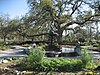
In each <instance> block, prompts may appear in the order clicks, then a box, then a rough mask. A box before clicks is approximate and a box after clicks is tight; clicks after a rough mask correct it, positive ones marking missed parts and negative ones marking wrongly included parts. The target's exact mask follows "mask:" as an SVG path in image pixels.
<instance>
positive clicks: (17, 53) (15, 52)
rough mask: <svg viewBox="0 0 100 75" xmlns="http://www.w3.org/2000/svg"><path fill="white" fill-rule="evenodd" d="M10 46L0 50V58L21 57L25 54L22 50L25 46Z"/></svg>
mask: <svg viewBox="0 0 100 75" xmlns="http://www.w3.org/2000/svg"><path fill="white" fill-rule="evenodd" d="M12 48H13V49H9V50H5V51H1V52H0V60H2V59H4V58H12V57H17V58H21V57H25V56H26V53H25V51H24V49H26V48H25V47H21V46H12Z"/></svg>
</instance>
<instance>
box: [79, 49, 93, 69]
mask: <svg viewBox="0 0 100 75" xmlns="http://www.w3.org/2000/svg"><path fill="white" fill-rule="evenodd" d="M81 60H82V63H83V67H86V66H87V65H88V64H90V63H92V56H91V55H90V54H89V53H88V51H87V49H83V52H82V54H81Z"/></svg>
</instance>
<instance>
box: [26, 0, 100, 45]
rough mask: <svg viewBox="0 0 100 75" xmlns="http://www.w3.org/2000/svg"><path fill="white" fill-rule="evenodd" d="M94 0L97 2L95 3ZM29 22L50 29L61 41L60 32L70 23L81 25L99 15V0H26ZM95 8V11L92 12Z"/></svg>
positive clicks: (59, 41) (99, 20)
mask: <svg viewBox="0 0 100 75" xmlns="http://www.w3.org/2000/svg"><path fill="white" fill-rule="evenodd" d="M95 2H97V3H96V4H95ZM28 4H29V6H30V9H31V10H30V14H32V15H33V17H31V20H30V21H31V24H32V23H33V25H34V26H36V27H37V28H40V29H43V30H46V29H47V30H46V32H47V31H48V30H52V31H54V32H56V33H57V41H58V43H59V44H60V43H61V42H62V33H63V31H64V30H65V29H66V28H68V27H69V26H70V25H74V24H78V25H79V26H83V25H84V24H85V23H88V22H90V21H93V22H95V21H98V22H100V19H95V17H97V16H99V17H100V13H99V12H100V3H99V0H28ZM95 9H97V10H98V12H97V13H95V14H94V13H93V12H94V10H95Z"/></svg>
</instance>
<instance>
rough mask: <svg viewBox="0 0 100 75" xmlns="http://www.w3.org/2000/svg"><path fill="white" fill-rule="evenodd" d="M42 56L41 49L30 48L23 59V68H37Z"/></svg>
mask: <svg viewBox="0 0 100 75" xmlns="http://www.w3.org/2000/svg"><path fill="white" fill-rule="evenodd" d="M43 57H44V52H43V50H40V49H33V48H31V52H30V54H29V55H28V56H27V57H26V58H25V59H24V60H25V63H24V64H25V66H26V67H25V68H30V69H34V70H38V67H39V65H40V63H41V61H42V59H43Z"/></svg>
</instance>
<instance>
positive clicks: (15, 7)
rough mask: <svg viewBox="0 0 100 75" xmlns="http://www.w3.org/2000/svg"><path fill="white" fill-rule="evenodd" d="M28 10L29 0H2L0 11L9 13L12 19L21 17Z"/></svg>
mask: <svg viewBox="0 0 100 75" xmlns="http://www.w3.org/2000/svg"><path fill="white" fill-rule="evenodd" d="M27 12H28V5H27V0H0V13H2V14H9V15H10V18H11V19H12V18H15V17H17V16H19V17H21V16H23V15H25V13H27Z"/></svg>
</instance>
